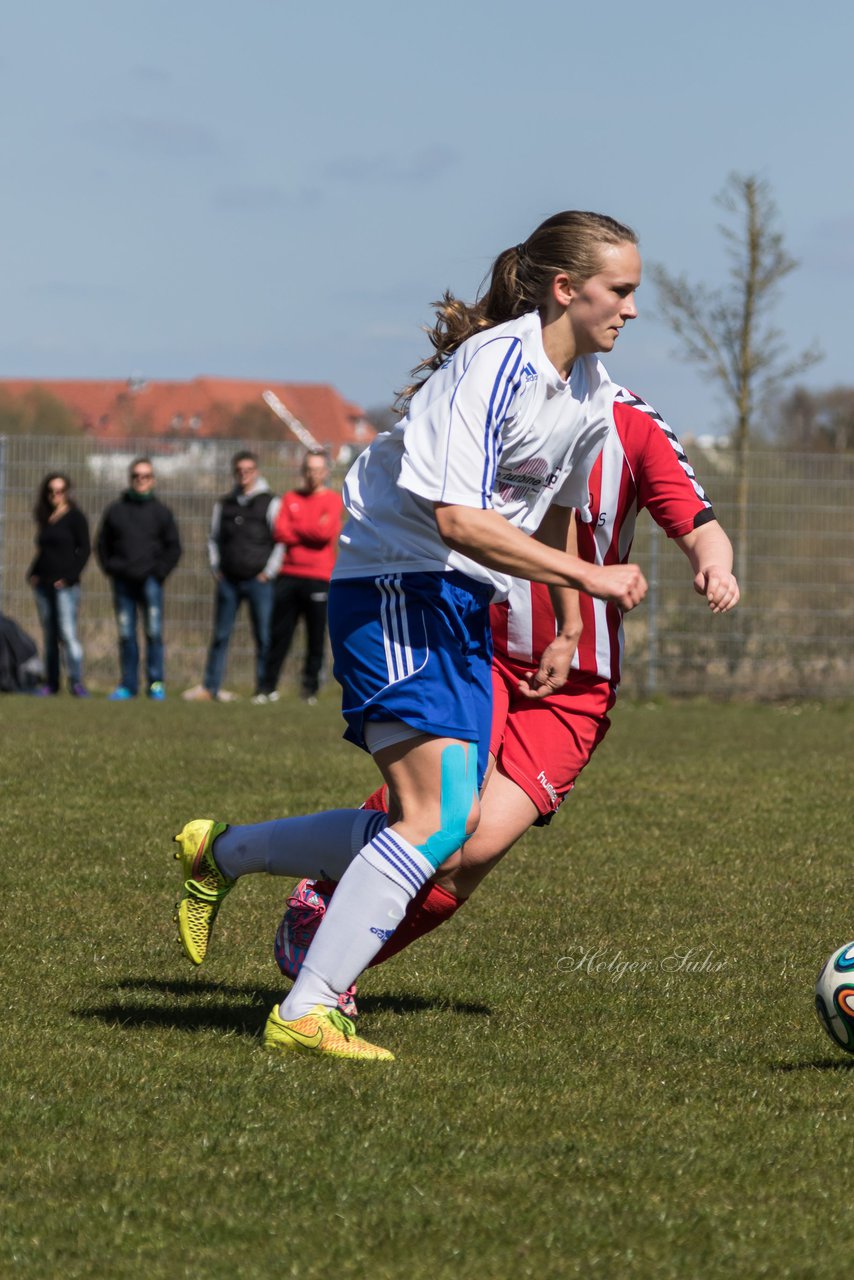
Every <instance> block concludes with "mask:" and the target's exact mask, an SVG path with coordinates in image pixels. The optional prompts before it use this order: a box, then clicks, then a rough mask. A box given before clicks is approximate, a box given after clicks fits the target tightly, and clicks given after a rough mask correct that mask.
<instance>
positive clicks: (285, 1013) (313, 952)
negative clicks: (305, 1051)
mask: <svg viewBox="0 0 854 1280" xmlns="http://www.w3.org/2000/svg"><path fill="white" fill-rule="evenodd" d="M434 871H435V867H434V866H433V864H432V862H430V861H428V859H427V858H425V857H424V855H423V854H422V853H419V851H418V850H417V849H416V848H415V846H414V845H411V844H410V843H409V841H408V840H404V838H403V837H402V836H401V835H399V834H398V833H397V831H395V829H394V828H391V829H389V830H386V831H381V832H379V833H378V834H377V835H375V836H374V838H373V839H372V840H371V841H370V843H369V844H367V845H365V847H364V849H362V850H361V852H360V853H359V855H358V856H357V857H356V858H354V859H353V862H352V863H351V864H350V867H349V869H348V870H347V872H346V874H345V875H344V877H343V879H342V880H341V883H340V884H339V885H338V888H337V889H336V890H335V893H334V895H333V897H332V901H331V902H330V903H329V906H328V907H327V909H326V914H325V916H324V917H323V920H322V921H321V925H320V928H319V929H318V931H317V933H316V934H315V935H314V939H313V941H312V944H311V946H310V947H309V949H308V954H307V956H306V958H305V963H304V964H303V967H302V969H301V970H300V972H299V975H298V977H297V980H296V982H295V983H294V985H293V987H292V988H291V990H290V992H289V993H288V995H287V997H286V998H285V1000H283V1001H282V1004H281V1006H280V1009H279V1012H280V1014H281V1016H282V1017H283V1018H285V1019H288V1020H290V1019H293V1018H301V1017H302V1016H303V1014H306V1013H309V1012H310V1011H311V1010H312V1009H313V1008H314V1006H315V1005H316V1004H322V1005H326V1006H327V1008H334V1007H335V1005H336V1004H337V1001H338V995H339V993H340V992H342V991H346V990H347V988H348V987H350V986H352V984H353V983H354V982H355V981H356V979H357V978H358V976H359V974H360V973H361V972H362V970H363V969H366V968H367V967H368V965H369V964H370V962H371V961H372V960H373V958H374V956H375V955H376V954H377V952H378V951H379V949H380V947H382V945H383V943H384V942H386V941H387V939H388V938H390V937H391V935H392V934H393V933H394V931H395V929H396V928H397V926H398V925H399V924H400V922H401V920H402V919H403V917H404V915H405V914H406V908H407V906H408V904H409V900H410V899H411V898H413V897H414V896H415V894H416V893H417V892H418V890H419V889H420V888H421V886H422V884H424V882H425V881H426V880H429V878H430V876H432V875H433V873H434Z"/></svg>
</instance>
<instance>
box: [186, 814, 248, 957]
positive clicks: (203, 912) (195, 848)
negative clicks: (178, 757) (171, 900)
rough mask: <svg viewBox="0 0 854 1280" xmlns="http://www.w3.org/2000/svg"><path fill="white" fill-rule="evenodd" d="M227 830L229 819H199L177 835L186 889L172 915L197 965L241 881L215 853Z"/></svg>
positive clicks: (187, 825) (187, 950)
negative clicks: (216, 859) (228, 872)
mask: <svg viewBox="0 0 854 1280" xmlns="http://www.w3.org/2000/svg"><path fill="white" fill-rule="evenodd" d="M227 830H228V823H227V822H214V821H213V819H212V818H197V819H196V820H195V821H193V822H188V823H187V824H186V826H185V827H184V828H183V829H182V830H181V831H179V832H178V834H177V836H175V843H176V844H177V845H179V846H180V847H179V849H178V852H177V853H176V854H175V858H176V860H177V861H178V862H180V863H181V867H182V870H183V872H184V891H183V893H182V895H181V901H180V902H179V903H178V906H177V909H176V912H175V915H174V916H173V917H172V918H173V920H174V921H175V923H176V924H177V925H178V936H179V938H180V939H181V945H182V946H183V948H184V950H185V951H186V953H187V955H188V957H189V958H190V960H191V961H192V962H193V964H201V963H202V961H203V960H204V958H205V956H206V955H207V950H208V943H209V942H210V938H211V933H212V931H213V927H214V921H215V920H216V917H217V912H218V911H219V909H220V906H221V904H222V900H223V898H224V897H225V896H226V894H228V893H230V892H231V890H232V888H233V887H234V885H235V884H236V883H237V882H236V881H235V880H226V878H225V876H224V875H223V874H222V872H221V871H220V869H219V867H218V866H217V865H216V863H215V862H214V860H213V856H212V854H211V849H212V847H213V842H214V840H216V838H217V836H218V835H221V834H222V833H223V831H227Z"/></svg>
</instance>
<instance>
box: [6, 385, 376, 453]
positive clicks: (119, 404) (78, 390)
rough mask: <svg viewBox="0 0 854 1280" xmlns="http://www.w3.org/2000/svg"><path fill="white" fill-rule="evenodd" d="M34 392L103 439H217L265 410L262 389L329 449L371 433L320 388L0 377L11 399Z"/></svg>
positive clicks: (348, 405)
mask: <svg viewBox="0 0 854 1280" xmlns="http://www.w3.org/2000/svg"><path fill="white" fill-rule="evenodd" d="M37 387H38V388H41V389H43V390H44V391H46V392H47V393H48V394H49V395H52V396H54V397H55V398H56V399H57V400H59V401H61V402H62V403H63V404H65V405H67V406H68V408H69V409H71V410H72V411H73V412H74V413H75V414H76V415H77V416H78V417H79V419H80V424H81V426H82V427H83V428H84V429H85V430H86V431H87V432H89V433H90V434H91V435H93V436H96V437H99V438H103V439H111V440H120V439H122V438H123V437H126V436H128V435H149V434H150V435H165V434H166V433H170V434H171V433H173V432H174V433H178V434H180V435H193V436H195V435H198V436H209V435H223V434H225V433H226V424H227V422H228V420H229V419H230V418H233V417H234V416H235V415H236V414H237V413H239V412H240V411H241V410H242V409H244V408H246V406H247V405H251V406H259V407H260V409H261V410H264V411H265V412H267V413H269V412H270V410H268V409H267V410H265V408H264V405H263V402H262V401H261V392H262V391H265V390H267V389H269V390H271V391H274V392H275V393H276V395H277V396H278V397H279V399H280V400H281V401H282V402H283V404H284V405H285V406H286V408H287V409H289V410H290V412H291V413H292V414H293V415H294V417H296V418H298V419H299V420H300V422H302V423H303V424H304V426H306V427H307V428H308V430H309V431H310V432H311V434H312V435H313V436H314V437H315V438H316V439H317V440H319V441H320V443H321V444H324V445H332V446H333V447H334V448H338V447H340V446H341V445H345V444H364V443H365V441H366V440H369V439H370V438H371V437H372V436H373V435H374V429H373V428H372V427H371V426H370V424H369V423H368V422H367V421H366V419H365V416H364V413H363V411H362V409H361V408H360V407H359V406H358V405H356V404H353V403H352V402H351V401H349V400H345V399H344V397H343V396H341V395H339V393H338V392H337V391H336V390H335V388H334V387H331V386H329V385H327V384H324V383H313V382H254V381H246V380H242V379H235V378H208V377H202V378H193V379H191V380H190V381H188V382H157V381H148V380H142V379H131V380H129V381H126V380H118V379H117V380H114V381H106V382H103V381H94V380H93V381H86V380H77V379H73V380H71V379H69V380H65V379H56V380H54V379H26V380H24V379H18V378H3V379H0V391H5V392H6V393H7V394H8V395H10V396H12V397H13V398H17V397H19V396H22V395H25V394H26V393H27V392H28V391H32V390H33V389H34V388H37ZM271 416H272V415H271ZM281 432H282V437H283V438H284V439H290V438H291V437H290V433H289V432H288V430H287V428H286V427H285V426H284V424H282V426H281Z"/></svg>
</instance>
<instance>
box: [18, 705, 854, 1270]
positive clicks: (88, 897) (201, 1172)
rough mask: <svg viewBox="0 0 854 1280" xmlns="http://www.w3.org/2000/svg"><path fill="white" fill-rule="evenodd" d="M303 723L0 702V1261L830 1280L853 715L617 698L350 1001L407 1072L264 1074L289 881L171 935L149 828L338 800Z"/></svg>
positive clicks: (322, 724)
mask: <svg viewBox="0 0 854 1280" xmlns="http://www.w3.org/2000/svg"><path fill="white" fill-rule="evenodd" d="M339 734H340V728H339V720H338V715H337V704H336V701H335V697H334V694H333V692H332V691H331V690H330V691H329V692H328V694H327V695H325V697H324V698H323V699H322V700H321V704H320V705H319V706H318V707H316V708H306V707H304V706H303V705H302V704H300V703H298V702H296V701H291V700H287V701H285V702H283V703H280V704H279V705H278V706H276V707H264V708H259V707H251V706H249V705H248V704H247V703H246V702H242V703H238V704H233V705H227V706H218V705H212V706H188V705H186V704H182V703H181V702H179V701H172V702H168V703H166V704H164V705H163V706H153V705H149V704H146V703H142V704H139V705H135V704H134V705H120V706H116V705H109V704H107V703H106V702H104V701H103V700H93V701H91V702H89V703H76V702H73V701H72V700H71V699H68V698H62V699H61V700H60V699H56V700H47V701H46V702H39V701H35V700H27V699H23V698H18V699H15V698H3V699H2V700H0V735H2V743H3V768H2V774H3V776H2V845H0V847H2V873H0V874H2V886H3V897H2V913H3V929H2V935H0V936H2V983H3V1011H4V1015H5V1016H4V1030H3V1037H2V1049H0V1053H2V1059H0V1070H1V1071H2V1075H0V1079H2V1089H1V1090H0V1097H2V1103H0V1106H2V1120H0V1182H2V1202H0V1203H2V1223H3V1229H2V1232H0V1237H2V1244H0V1275H2V1276H4V1277H5V1276H10V1277H18V1276H20V1277H39V1278H41V1277H58V1276H60V1275H62V1276H66V1277H106V1278H109V1280H119V1278H121V1277H145V1278H146V1280H159V1278H161V1277H162V1278H163V1280H175V1278H177V1277H215V1278H219V1277H223V1278H225V1277H248V1278H254V1277H267V1276H301V1277H309V1278H313V1277H320V1276H324V1277H336V1278H337V1277H354V1278H361V1277H377V1278H381V1277H394V1278H397V1277H405V1278H406V1280H421V1278H422V1277H452V1276H453V1277H463V1278H464V1280H468V1278H469V1277H471V1278H472V1280H492V1278H493V1277H494V1278H495V1280H505V1278H509V1277H516V1276H536V1277H573V1276H578V1277H583V1278H584V1280H589V1278H591V1277H597V1278H598V1277H608V1278H609V1280H610V1278H611V1277H616V1276H619V1277H649V1278H650V1280H669V1278H670V1277H672V1278H673V1280H693V1278H694V1277H697V1278H703V1280H705V1278H706V1277H718V1276H720V1277H729V1278H731V1277H738V1278H739V1280H740V1278H742V1277H747V1278H749V1280H752V1278H753V1277H763V1276H768V1277H773V1278H774V1280H777V1278H779V1277H789V1276H792V1277H795V1276H797V1277H808V1276H815V1277H822V1280H827V1277H832V1276H836V1275H842V1274H846V1273H847V1270H848V1264H847V1261H846V1260H847V1257H848V1254H849V1245H850V1240H851V1220H850V1219H851V1215H850V1202H849V1201H848V1194H847V1192H846V1191H845V1185H844V1184H845V1178H846V1176H847V1174H846V1173H845V1170H846V1168H847V1167H848V1154H847V1151H848V1148H847V1139H845V1128H846V1125H847V1122H848V1115H849V1112H850V1111H854V1104H852V1098H854V1074H852V1068H854V1057H852V1058H846V1056H845V1055H844V1054H842V1053H841V1052H839V1051H838V1050H836V1049H835V1048H834V1047H833V1046H832V1045H831V1043H830V1041H829V1040H828V1039H827V1038H826V1037H825V1036H824V1033H823V1032H822V1031H821V1029H820V1028H819V1027H818V1024H817V1023H816V1021H815V1019H814V1016H813V1012H812V999H813V984H814V980H815V976H816V972H817V970H818V967H819V965H820V963H821V962H822V961H823V960H824V958H825V956H826V955H827V954H828V953H829V952H830V951H831V950H832V949H833V948H834V947H835V946H837V945H841V943H843V942H845V941H848V940H849V939H850V938H852V937H854V911H852V904H851V895H850V893H849V885H848V882H847V880H846V875H847V872H848V870H849V869H850V865H851V850H850V839H851V829H852V816H854V815H852V792H851V761H852V755H854V753H852V745H854V744H852V738H854V707H851V706H826V707H821V706H818V705H808V706H789V707H769V706H735V705H733V706H716V705H707V704H700V703H691V704H687V705H650V706H633V705H630V704H628V703H626V704H625V705H622V706H620V707H618V709H617V712H616V714H615V724H614V728H613V730H612V732H611V735H610V736H609V738H608V739H607V741H606V743H605V745H604V746H603V747H602V749H601V751H600V753H599V756H598V757H597V759H596V760H595V762H594V764H593V765H592V766H591V768H590V769H589V770H588V772H587V773H586V774H585V775H584V776H583V778H582V780H581V783H580V785H579V787H578V790H577V792H576V794H575V795H574V797H573V798H572V799H571V800H570V801H569V803H568V804H567V806H566V807H565V809H564V811H563V813H562V814H561V815H560V816H559V818H558V819H557V820H556V821H555V822H554V823H553V824H552V826H551V827H550V828H548V829H546V830H543V831H534V832H532V833H531V834H530V835H529V836H528V837H526V839H525V840H524V841H523V842H522V843H521V844H520V845H519V846H518V847H517V849H516V850H514V852H513V854H511V855H510V857H509V858H508V859H507V860H506V861H505V863H504V864H503V865H502V867H501V868H499V870H498V871H497V872H496V874H495V875H494V876H493V877H492V879H491V880H490V881H488V882H487V883H486V885H485V886H484V887H483V889H482V890H481V891H480V894H479V895H478V896H476V897H475V898H473V899H472V901H471V903H470V904H469V905H468V906H467V907H466V908H465V909H464V910H463V911H461V912H460V913H459V914H458V915H457V917H456V918H455V920H454V921H453V922H452V923H451V924H450V925H449V926H448V927H447V928H445V929H442V930H439V931H438V932H437V933H436V934H434V935H433V936H432V937H430V938H428V939H426V940H424V941H423V942H422V943H421V944H419V945H417V946H416V947H415V948H413V949H412V950H410V951H409V952H407V953H406V954H405V955H403V956H401V957H400V958H398V959H397V960H395V961H392V962H391V963H390V964H389V965H388V966H386V967H383V968H380V969H377V970H374V971H372V972H371V973H370V974H369V975H368V977H367V978H366V979H365V981H364V982H363V984H362V988H361V989H362V993H363V994H362V1001H361V1006H362V1012H363V1016H362V1020H361V1021H362V1027H363V1030H364V1033H365V1034H366V1035H368V1037H369V1038H371V1039H375V1040H376V1041H377V1042H378V1043H380V1044H384V1045H388V1046H389V1047H390V1048H391V1049H393V1050H394V1052H395V1053H396V1054H397V1056H398V1060H397V1062H395V1063H393V1064H391V1065H390V1066H380V1065H366V1064H348V1063H333V1062H325V1061H316V1060H313V1059H309V1058H299V1059H295V1060H293V1061H291V1060H277V1059H276V1058H274V1057H271V1056H269V1055H267V1054H265V1053H264V1052H263V1051H262V1050H261V1048H260V1047H259V1042H258V1033H259V1031H260V1028H261V1027H262V1025H263V1022H264V1019H265V1017H266V1014H267V1011H268V1009H269V1007H270V1006H271V1004H272V1003H273V1001H274V999H275V998H276V997H277V995H278V994H280V991H279V982H278V976H279V975H278V971H277V969H276V968H275V965H274V963H273V960H272V938H273V933H274V930H275V926H276V924H277V922H278V919H279V916H280V913H281V909H282V904H283V901H284V898H285V896H286V893H287V890H288V888H289V885H290V882H288V881H282V882H277V881H274V880H271V879H265V878H262V877H254V878H252V880H251V882H249V881H246V882H244V883H243V884H242V885H241V887H240V888H239V889H238V890H237V891H236V892H235V893H234V894H233V895H232V896H231V897H230V898H229V900H228V902H227V903H226V904H225V906H224V908H223V911H222V914H221V916H220V920H219V923H218V925H217V934H216V935H215V938H214V946H213V950H212V954H211V956H210V957H209V959H208V962H207V963H206V965H205V966H204V968H203V969H202V970H200V971H198V972H194V971H192V970H191V968H190V966H189V965H188V964H187V963H186V962H185V961H184V960H183V958H182V954H181V952H180V951H179V949H178V946H177V943H176V942H175V940H174V936H173V925H172V920H171V916H172V907H173V902H174V900H175V896H176V888H177V881H178V875H177V871H176V867H177V864H176V863H174V862H173V861H172V860H171V850H170V843H169V842H170V837H171V836H172V834H173V833H174V832H175V831H176V830H177V829H178V827H179V826H180V825H181V824H182V823H183V822H184V820H185V819H187V818H190V817H201V816H215V817H221V818H224V819H226V820H232V821H247V822H251V821H256V820H261V819H263V818H267V817H272V816H280V815H284V814H287V813H300V812H303V811H312V810H314V809H317V808H324V807H328V806H337V805H340V804H342V803H350V802H358V801H359V800H360V799H361V798H362V797H363V795H364V794H365V793H366V792H367V790H368V789H370V788H372V786H373V780H374V773H373V766H372V765H371V762H370V761H369V760H368V758H367V757H365V756H363V755H362V754H361V753H360V752H358V751H355V750H354V749H353V748H352V747H349V746H347V745H346V744H344V743H342V742H341V740H340V736H339Z"/></svg>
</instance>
